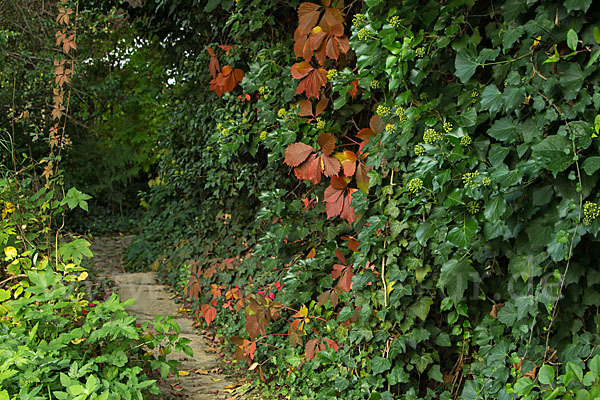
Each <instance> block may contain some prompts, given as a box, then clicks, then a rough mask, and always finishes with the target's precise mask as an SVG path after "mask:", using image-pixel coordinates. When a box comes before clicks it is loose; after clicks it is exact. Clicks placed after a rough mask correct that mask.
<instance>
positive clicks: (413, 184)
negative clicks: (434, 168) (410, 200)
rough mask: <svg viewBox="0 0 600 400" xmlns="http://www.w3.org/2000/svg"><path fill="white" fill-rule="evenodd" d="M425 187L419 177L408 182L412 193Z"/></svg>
mask: <svg viewBox="0 0 600 400" xmlns="http://www.w3.org/2000/svg"><path fill="white" fill-rule="evenodd" d="M422 187H423V181H422V180H421V179H419V178H413V179H411V180H410V182H408V190H409V192H411V193H413V194H414V193H417V192H418V191H419V190H421V188H422Z"/></svg>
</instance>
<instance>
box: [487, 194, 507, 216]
mask: <svg viewBox="0 0 600 400" xmlns="http://www.w3.org/2000/svg"><path fill="white" fill-rule="evenodd" d="M505 211H506V200H505V199H504V195H502V194H499V195H498V196H495V197H493V198H492V199H491V200H490V201H489V202H488V203H487V204H486V206H485V211H484V212H483V215H485V218H486V219H487V220H488V221H490V222H493V221H497V220H498V219H499V218H500V217H501V216H502V214H504V212H505Z"/></svg>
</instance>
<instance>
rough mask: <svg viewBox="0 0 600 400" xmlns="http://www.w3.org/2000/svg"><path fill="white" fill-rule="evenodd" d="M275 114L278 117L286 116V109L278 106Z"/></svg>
mask: <svg viewBox="0 0 600 400" xmlns="http://www.w3.org/2000/svg"><path fill="white" fill-rule="evenodd" d="M277 116H278V117H279V118H285V117H287V110H286V109H285V108H280V109H279V111H277Z"/></svg>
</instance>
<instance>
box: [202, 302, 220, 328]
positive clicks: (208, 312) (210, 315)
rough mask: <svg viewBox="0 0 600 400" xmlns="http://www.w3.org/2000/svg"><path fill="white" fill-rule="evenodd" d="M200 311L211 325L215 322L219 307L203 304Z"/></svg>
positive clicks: (207, 323)
mask: <svg viewBox="0 0 600 400" xmlns="http://www.w3.org/2000/svg"><path fill="white" fill-rule="evenodd" d="M200 312H201V313H202V317H203V318H204V320H205V321H206V325H208V326H210V324H211V322H213V321H214V319H215V317H216V316H217V309H216V308H215V307H213V306H211V305H210V304H202V306H200Z"/></svg>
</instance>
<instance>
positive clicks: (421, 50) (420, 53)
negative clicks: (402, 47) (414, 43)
mask: <svg viewBox="0 0 600 400" xmlns="http://www.w3.org/2000/svg"><path fill="white" fill-rule="evenodd" d="M415 54H416V55H417V57H419V58H423V57H424V56H425V49H424V48H422V47H417V48H416V49H415Z"/></svg>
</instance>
